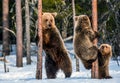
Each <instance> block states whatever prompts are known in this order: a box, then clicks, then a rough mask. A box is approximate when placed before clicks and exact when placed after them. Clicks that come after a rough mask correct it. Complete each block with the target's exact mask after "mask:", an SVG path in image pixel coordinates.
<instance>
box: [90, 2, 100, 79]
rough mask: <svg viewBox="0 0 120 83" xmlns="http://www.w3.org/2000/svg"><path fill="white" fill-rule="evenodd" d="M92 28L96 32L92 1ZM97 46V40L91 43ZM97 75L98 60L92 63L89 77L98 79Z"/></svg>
mask: <svg viewBox="0 0 120 83" xmlns="http://www.w3.org/2000/svg"><path fill="white" fill-rule="evenodd" d="M92 27H93V30H94V31H97V0H92ZM93 43H94V44H95V45H97V39H95V40H94V42H93ZM98 76H99V73H98V59H97V60H96V61H95V62H93V63H92V70H91V77H92V78H99V77H98Z"/></svg>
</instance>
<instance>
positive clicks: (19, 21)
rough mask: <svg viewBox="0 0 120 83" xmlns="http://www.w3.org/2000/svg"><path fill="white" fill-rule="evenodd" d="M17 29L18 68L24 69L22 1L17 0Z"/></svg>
mask: <svg viewBox="0 0 120 83" xmlns="http://www.w3.org/2000/svg"><path fill="white" fill-rule="evenodd" d="M16 29H17V31H16V32H17V36H16V37H17V56H16V66H17V67H22V66H23V62H22V56H23V48H22V47H23V42H22V16H21V0H16Z"/></svg>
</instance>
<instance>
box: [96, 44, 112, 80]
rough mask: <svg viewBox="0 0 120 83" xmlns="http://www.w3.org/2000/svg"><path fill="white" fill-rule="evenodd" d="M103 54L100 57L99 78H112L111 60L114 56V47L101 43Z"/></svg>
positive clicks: (100, 48)
mask: <svg viewBox="0 0 120 83" xmlns="http://www.w3.org/2000/svg"><path fill="white" fill-rule="evenodd" d="M99 50H100V53H101V55H99V57H98V61H99V78H100V79H102V78H106V79H109V78H112V77H111V76H110V75H109V61H110V59H111V56H112V47H111V46H110V45H109V44H101V45H100V47H99Z"/></svg>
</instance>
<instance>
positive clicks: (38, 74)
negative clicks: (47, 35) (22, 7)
mask: <svg viewBox="0 0 120 83" xmlns="http://www.w3.org/2000/svg"><path fill="white" fill-rule="evenodd" d="M38 37H39V42H38V55H37V71H36V79H42V41H43V40H42V0H38Z"/></svg>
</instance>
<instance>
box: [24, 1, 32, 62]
mask: <svg viewBox="0 0 120 83" xmlns="http://www.w3.org/2000/svg"><path fill="white" fill-rule="evenodd" d="M28 2H29V0H25V15H26V16H25V17H26V19H25V21H26V24H25V26H26V49H27V50H26V51H27V64H31V56H30V14H29V4H28Z"/></svg>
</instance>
